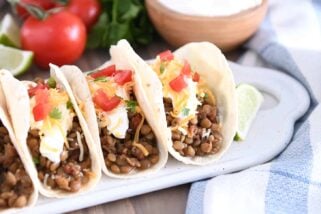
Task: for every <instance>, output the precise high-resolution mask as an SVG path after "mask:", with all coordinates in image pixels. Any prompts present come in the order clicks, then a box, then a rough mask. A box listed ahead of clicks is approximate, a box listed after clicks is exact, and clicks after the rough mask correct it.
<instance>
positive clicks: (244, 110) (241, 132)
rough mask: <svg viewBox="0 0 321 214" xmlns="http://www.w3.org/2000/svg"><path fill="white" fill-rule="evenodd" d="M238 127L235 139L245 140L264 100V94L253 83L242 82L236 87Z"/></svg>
mask: <svg viewBox="0 0 321 214" xmlns="http://www.w3.org/2000/svg"><path fill="white" fill-rule="evenodd" d="M236 96H237V109H238V127H237V132H236V135H235V138H234V139H235V140H237V141H240V140H245V138H246V136H247V133H248V131H249V129H250V127H251V124H252V122H253V120H254V118H255V116H256V113H257V112H258V110H259V109H260V106H261V104H262V102H263V96H262V94H261V93H260V92H259V91H258V90H257V89H256V88H255V87H254V86H252V85H248V84H240V85H238V86H237V88H236Z"/></svg>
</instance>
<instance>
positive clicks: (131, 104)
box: [126, 100, 138, 113]
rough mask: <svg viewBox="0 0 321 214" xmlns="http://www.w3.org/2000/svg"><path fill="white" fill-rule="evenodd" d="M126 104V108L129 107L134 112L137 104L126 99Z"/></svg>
mask: <svg viewBox="0 0 321 214" xmlns="http://www.w3.org/2000/svg"><path fill="white" fill-rule="evenodd" d="M126 105H127V109H129V111H131V112H133V113H135V112H136V106H137V105H138V104H137V102H136V101H134V100H126Z"/></svg>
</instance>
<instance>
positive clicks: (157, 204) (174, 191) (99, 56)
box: [0, 7, 242, 214]
mask: <svg viewBox="0 0 321 214" xmlns="http://www.w3.org/2000/svg"><path fill="white" fill-rule="evenodd" d="M7 11H8V7H4V8H2V9H0V18H1V17H2V16H3V15H4V14H5V13H6V12H7ZM166 49H173V48H172V47H170V46H169V45H168V44H167V43H166V42H164V41H163V40H162V39H160V38H157V39H156V40H155V41H154V42H153V43H152V44H150V45H149V46H146V47H139V48H135V50H136V52H137V53H138V54H139V55H140V56H141V57H142V58H144V59H149V58H152V57H154V56H155V55H156V54H157V53H159V52H160V51H162V50H166ZM241 51H242V50H237V51H234V52H231V53H228V54H227V56H228V58H229V59H231V60H235V59H237V58H238V56H239V55H240V52H241ZM107 60H109V53H108V50H107V49H106V50H87V51H86V52H85V53H84V55H83V56H82V57H81V58H80V59H79V60H78V61H77V62H76V63H75V64H76V65H78V66H79V67H80V69H81V70H83V71H89V70H92V69H95V68H96V67H98V66H100V65H101V64H103V63H104V62H105V61H107ZM48 76H49V72H48V71H42V70H39V69H38V68H37V67H36V66H34V65H33V66H32V67H31V69H30V70H29V71H28V72H27V73H26V74H24V75H22V76H20V77H19V79H21V80H23V79H29V80H32V79H34V78H35V77H43V78H47V77H48ZM189 188H190V184H185V185H181V186H177V187H172V188H169V189H164V190H160V191H156V192H152V193H148V194H144V195H139V196H135V197H131V198H127V199H122V200H118V201H114V202H110V203H106V204H102V205H98V206H95V207H89V208H87V209H82V210H78V211H74V212H72V213H74V214H82V213H113V214H123V213H126V214H135V213H139V214H149V213H153V214H158V213H159V214H160V213H168V214H169V213H175V214H179V213H184V212H185V207H186V201H187V197H188V191H189Z"/></svg>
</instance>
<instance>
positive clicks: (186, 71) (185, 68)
mask: <svg viewBox="0 0 321 214" xmlns="http://www.w3.org/2000/svg"><path fill="white" fill-rule="evenodd" d="M191 73H192V71H191V66H190V65H189V63H188V62H187V61H184V66H183V68H182V70H181V74H183V75H186V76H189V75H191Z"/></svg>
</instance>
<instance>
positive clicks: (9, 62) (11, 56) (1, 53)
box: [0, 45, 33, 76]
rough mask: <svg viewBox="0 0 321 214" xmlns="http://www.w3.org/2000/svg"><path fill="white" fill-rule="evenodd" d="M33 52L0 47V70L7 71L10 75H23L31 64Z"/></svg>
mask: <svg viewBox="0 0 321 214" xmlns="http://www.w3.org/2000/svg"><path fill="white" fill-rule="evenodd" d="M32 59H33V52H31V51H22V50H19V49H15V48H10V47H6V46H4V45H0V69H7V70H9V71H10V72H11V73H12V75H14V76H17V75H20V74H23V73H24V72H25V71H27V70H28V68H29V67H30V66H31V64H32Z"/></svg>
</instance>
